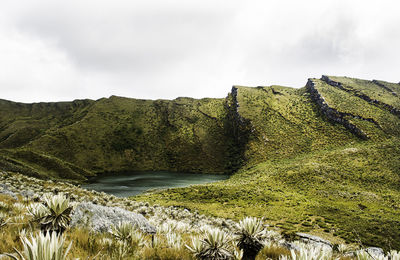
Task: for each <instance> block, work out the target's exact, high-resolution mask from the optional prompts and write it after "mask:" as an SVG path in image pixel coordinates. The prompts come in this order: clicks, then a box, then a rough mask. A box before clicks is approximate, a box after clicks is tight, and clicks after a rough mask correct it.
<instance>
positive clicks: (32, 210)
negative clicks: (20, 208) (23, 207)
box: [27, 203, 50, 222]
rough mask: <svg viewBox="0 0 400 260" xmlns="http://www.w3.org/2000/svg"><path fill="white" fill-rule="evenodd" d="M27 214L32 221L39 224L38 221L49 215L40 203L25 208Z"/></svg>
mask: <svg viewBox="0 0 400 260" xmlns="http://www.w3.org/2000/svg"><path fill="white" fill-rule="evenodd" d="M27 211H28V214H29V215H30V216H32V220H33V221H35V222H40V220H41V219H42V218H43V217H45V216H47V215H48V214H50V211H49V210H48V208H47V207H45V206H44V205H43V204H42V203H31V204H29V206H28V207H27Z"/></svg>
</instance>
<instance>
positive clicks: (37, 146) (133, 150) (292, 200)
mask: <svg viewBox="0 0 400 260" xmlns="http://www.w3.org/2000/svg"><path fill="white" fill-rule="evenodd" d="M399 109H400V87H399V84H396V83H388V82H384V81H377V80H374V81H366V80H360V79H353V78H346V77H332V76H324V77H322V78H321V79H309V81H308V83H307V86H306V87H304V88H301V89H292V88H288V87H282V86H269V87H264V86H260V87H256V88H249V87H241V86H234V87H233V88H232V91H231V93H229V94H228V96H227V97H226V98H225V99H209V98H206V99H201V100H195V99H191V98H177V99H175V100H171V101H168V100H155V101H151V100H135V99H130V98H122V97H115V96H112V97H110V98H103V99H100V100H96V101H93V100H77V101H73V102H61V103H37V104H22V103H15V102H11V101H5V100H0V171H1V174H2V176H1V178H0V179H1V181H0V192H1V193H0V229H2V231H4V232H1V234H0V236H1V238H0V241H4V242H0V252H3V253H12V252H15V253H14V256H15V257H19V258H22V257H23V258H27V257H28V255H27V254H26V253H24V252H27V251H26V250H25V249H28V248H30V247H29V245H32V246H33V243H34V242H33V241H39V240H40V239H44V240H46V239H48V240H49V239H52V238H50V236H51V237H53V236H56V237H57V239H59V241H63V243H62V244H63V246H62V247H63V250H64V251H62V252H63V253H64V254H65V253H68V255H67V258H72V257H74V258H75V257H79V258H80V259H87V258H88V257H89V259H91V258H94V257H98V258H107V257H110V258H111V259H125V258H129V259H194V258H198V259H210V258H220V259H235V258H236V259H266V258H272V259H279V258H282V259H289V258H290V259H297V258H300V259H330V258H346V257H349V258H358V259H365V258H368V257H372V256H371V255H373V254H375V253H376V252H372V253H371V252H369V251H365V250H364V251H359V252H358V251H357V250H361V249H362V248H365V247H368V246H379V247H381V248H383V249H384V250H385V251H386V256H385V257H388V258H389V257H390V258H391V259H395V258H396V257H398V253H397V252H393V253H390V250H392V249H397V250H399V249H400V240H399V237H400V218H399V215H400V204H399V201H400V186H399V183H400V175H399V172H400V168H399V167H400V163H399V162H400V148H399V145H398V143H400V140H399V138H400V112H399ZM126 170H129V171H134V170H146V171H157V170H169V171H181V172H197V173H231V174H232V175H231V177H230V178H229V179H228V180H225V181H221V182H216V183H211V184H205V185H196V186H192V187H188V188H179V189H168V190H163V191H153V192H151V193H147V194H142V195H140V196H135V197H132V198H129V199H128V198H124V199H121V198H116V197H114V196H109V195H107V194H104V193H97V192H90V191H85V190H83V189H80V188H78V187H77V186H75V185H73V184H79V183H83V182H85V181H86V180H87V179H88V178H90V177H91V176H95V175H97V174H99V173H102V172H115V174H118V172H119V171H126ZM18 173H20V174H18ZM21 174H22V175H21ZM27 176H30V177H27ZM37 178H39V179H46V180H47V181H40V180H38V179H37ZM60 181H69V183H64V182H60ZM4 185H5V186H4ZM3 186H4V187H7V188H4V187H3ZM1 187H3V191H1ZM9 189H11V190H9ZM61 191H62V192H63V194H61ZM49 192H50V193H51V194H50V195H45V194H46V193H49ZM1 194H3V195H1ZM21 196H22V197H21ZM83 202H85V203H92V205H103V206H106V207H108V208H107V210H110V208H113V207H118V208H120V209H121V210H122V209H123V210H126V211H129V212H136V213H139V214H142V215H143V216H145V217H146V218H147V220H148V221H149V223H151V224H152V225H154V226H155V227H157V230H158V231H157V233H156V234H148V233H146V232H144V230H142V229H140V228H138V227H137V226H136V224H135V223H133V222H129V221H128V222H126V221H125V222H123V221H121V222H120V223H119V222H113V229H111V226H110V227H109V228H110V230H111V232H108V231H107V232H104V231H99V230H97V231H96V232H94V231H93V230H91V229H90V228H91V227H92V225H90V224H93V223H90V222H88V221H89V220H88V218H89V217H87V218H86V216H85V214H84V213H82V212H83V210H84V209H85V208H84V207H86V206H85V205H86V204H82V203H83ZM75 204H78V205H80V206H77V207H80V208H79V210H80V211H79V212H80V213H79V214H80V217H81V218H82V219H80V220H79V221H76V220H73V219H71V218H70V216H71V214H72V215H73V214H74V212H75V211H74V209H77V208H76V205H75ZM82 207H83V208H82ZM96 210H98V211H101V210H103V209H102V208H96ZM104 210H105V209H104ZM121 212H122V211H121ZM121 214H122V213H121ZM124 214H125V215H124ZM127 214H128V213H126V212H125V211H124V213H123V214H122V215H123V216H124V217H126V215H127ZM78 222H79V223H86V226H85V227H81V228H79V229H78V228H77V227H76V226H74V225H76V223H78ZM266 224H268V225H269V227H268V228H267V229H265V225H266ZM97 228H99V229H100V225H97ZM101 228H103V229H104V227H103V226H101ZM23 230H25V231H23ZM275 231H279V232H281V234H282V236H283V238H282V237H280V238H279V239H272V237H273V236H271V234H270V233H269V232H275ZM39 232H41V233H39ZM299 232H302V233H309V234H313V235H316V236H319V237H322V238H325V239H327V240H329V241H331V242H332V243H334V244H337V245H339V246H337V248H336V247H335V246H333V249H331V250H329V249H327V248H326V247H325V246H324V247H321V248H319V247H318V246H316V245H309V243H308V244H307V245H304V244H299V245H297V244H296V243H293V242H292V241H293V240H298V234H299ZM150 233H151V232H150ZM40 234H41V235H40ZM268 234H269V235H268ZM24 237H25V238H27V237H29V243H28V240H26V239H25V240H24ZM44 240H43V241H44ZM5 241H6V242H5ZM46 241H47V240H46ZM71 242H72V244H71V248H70V250H69V251H68V250H67V249H68V248H67V245H69V244H70V243H71ZM285 243H290V245H289V244H285ZM28 244H29V245H28ZM344 244H346V246H345V245H344ZM354 247H357V248H358V249H355V248H354ZM14 248H15V249H16V250H18V252H20V253H19V254H18V253H16V252H17V251H14ZM349 248H351V249H349ZM348 251H350V253H349V252H348ZM348 253H349V254H348ZM60 255H63V254H60ZM210 255H211V256H210ZM379 257H383V254H382V253H380V254H379ZM374 258H375V259H376V258H377V257H375V256H374Z"/></svg>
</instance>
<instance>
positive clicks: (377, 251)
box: [365, 247, 385, 258]
mask: <svg viewBox="0 0 400 260" xmlns="http://www.w3.org/2000/svg"><path fill="white" fill-rule="evenodd" d="M365 251H366V252H368V253H369V254H370V255H372V256H373V257H375V258H379V257H381V256H385V253H384V252H383V249H382V248H380V247H368V248H366V249H365Z"/></svg>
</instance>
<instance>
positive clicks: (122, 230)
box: [111, 221, 136, 242]
mask: <svg viewBox="0 0 400 260" xmlns="http://www.w3.org/2000/svg"><path fill="white" fill-rule="evenodd" d="M135 230H136V228H135V226H133V225H132V223H130V222H125V221H124V222H119V223H118V225H116V226H112V228H111V234H112V235H113V236H114V237H115V238H116V239H118V240H120V241H125V242H131V240H132V234H133V232H134V231H135Z"/></svg>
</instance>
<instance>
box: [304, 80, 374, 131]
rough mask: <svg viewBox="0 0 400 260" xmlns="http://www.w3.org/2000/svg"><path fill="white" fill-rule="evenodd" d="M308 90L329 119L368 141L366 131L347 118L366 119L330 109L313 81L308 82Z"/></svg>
mask: <svg viewBox="0 0 400 260" xmlns="http://www.w3.org/2000/svg"><path fill="white" fill-rule="evenodd" d="M333 84H334V83H333ZM306 88H307V90H308V92H309V93H310V96H311V99H312V100H313V101H314V102H315V103H317V105H318V106H319V108H320V109H321V111H322V113H323V114H324V115H325V116H326V117H327V118H328V119H330V120H332V121H333V122H336V123H339V124H341V125H343V126H344V127H345V128H347V129H348V130H350V131H351V132H352V133H354V134H355V135H357V136H358V137H360V138H362V139H368V135H367V134H366V133H365V132H364V131H362V130H361V129H359V128H358V127H357V126H356V125H354V124H352V123H351V122H350V121H349V120H347V119H346V118H345V117H346V116H351V117H354V118H359V119H364V118H360V117H357V116H354V115H351V114H349V113H343V112H340V111H338V110H336V109H334V108H332V107H330V106H329V105H328V103H327V102H326V101H325V99H324V97H323V96H322V95H321V94H320V93H319V92H318V90H317V89H316V88H315V84H314V82H313V81H312V80H311V79H309V80H308V82H307V85H306ZM364 120H368V119H364ZM375 123H376V122H375Z"/></svg>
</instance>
